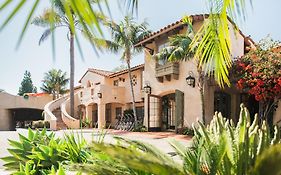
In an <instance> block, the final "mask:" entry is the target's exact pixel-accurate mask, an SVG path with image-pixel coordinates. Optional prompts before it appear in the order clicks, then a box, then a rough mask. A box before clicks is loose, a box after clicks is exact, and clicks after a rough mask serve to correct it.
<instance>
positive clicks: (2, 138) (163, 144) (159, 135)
mask: <svg viewBox="0 0 281 175" xmlns="http://www.w3.org/2000/svg"><path fill="white" fill-rule="evenodd" d="M68 132H74V133H75V132H77V133H81V130H65V131H63V130H62V131H56V132H55V133H56V136H58V137H62V136H63V135H64V133H68ZM18 133H20V134H23V135H27V130H26V129H18V130H17V131H1V132H0V144H1V145H0V146H1V147H0V157H4V156H7V155H9V153H8V151H7V148H9V143H8V139H11V140H18ZM82 133H83V137H84V138H85V139H86V140H87V141H89V142H90V141H92V140H93V139H97V137H99V136H100V131H98V130H91V129H88V130H82ZM106 133H107V134H106V136H105V142H108V143H114V142H115V140H114V136H118V137H122V138H127V139H131V140H139V141H142V142H145V143H149V144H151V145H153V146H155V147H157V148H159V149H160V150H161V151H163V152H165V153H173V152H174V150H173V148H172V147H171V146H170V145H169V140H171V139H175V140H177V141H179V142H181V143H182V144H184V145H186V146H189V145H190V143H191V141H190V138H189V137H186V136H183V135H176V134H174V133H171V132H153V133H149V132H146V133H132V132H125V131H116V130H107V131H106ZM173 158H174V159H175V160H177V161H179V158H178V157H176V156H175V157H173ZM3 164H4V162H3V161H2V160H0V174H1V175H5V174H9V173H8V172H4V171H3Z"/></svg>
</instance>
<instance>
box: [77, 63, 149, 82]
mask: <svg viewBox="0 0 281 175" xmlns="http://www.w3.org/2000/svg"><path fill="white" fill-rule="evenodd" d="M141 68H144V64H140V65H137V66H134V67H131V70H132V71H135V70H138V69H141ZM88 72H92V73H95V74H98V75H101V76H104V77H109V78H113V77H116V76H119V75H122V74H125V73H127V72H128V69H125V70H121V71H118V72H111V71H106V70H101V69H94V68H89V69H88V70H87V72H86V73H85V74H84V75H83V76H82V78H81V79H80V80H79V83H81V80H82V79H83V78H84V76H85V75H86V74H87V73H88Z"/></svg>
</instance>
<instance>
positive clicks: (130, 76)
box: [127, 61, 138, 126]
mask: <svg viewBox="0 0 281 175" xmlns="http://www.w3.org/2000/svg"><path fill="white" fill-rule="evenodd" d="M127 66H128V73H129V79H130V87H131V95H132V98H133V101H132V102H133V112H134V117H135V126H136V124H137V123H136V122H137V120H138V118H137V111H136V102H135V93H134V87H133V80H132V72H131V65H130V61H127Z"/></svg>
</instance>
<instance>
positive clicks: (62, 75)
mask: <svg viewBox="0 0 281 175" xmlns="http://www.w3.org/2000/svg"><path fill="white" fill-rule="evenodd" d="M42 82H43V84H42V86H41V90H42V91H43V92H46V93H49V94H52V95H53V100H55V99H57V98H58V95H59V94H64V93H65V92H66V85H67V84H68V82H69V79H68V78H66V72H62V70H60V69H59V70H56V69H51V70H49V71H48V72H46V73H45V75H44V79H43V80H42Z"/></svg>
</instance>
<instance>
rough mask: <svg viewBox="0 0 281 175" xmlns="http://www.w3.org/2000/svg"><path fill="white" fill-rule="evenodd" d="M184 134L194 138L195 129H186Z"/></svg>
mask: <svg viewBox="0 0 281 175" xmlns="http://www.w3.org/2000/svg"><path fill="white" fill-rule="evenodd" d="M182 133H183V134H184V135H188V136H194V130H193V128H184V129H183V132H182Z"/></svg>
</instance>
